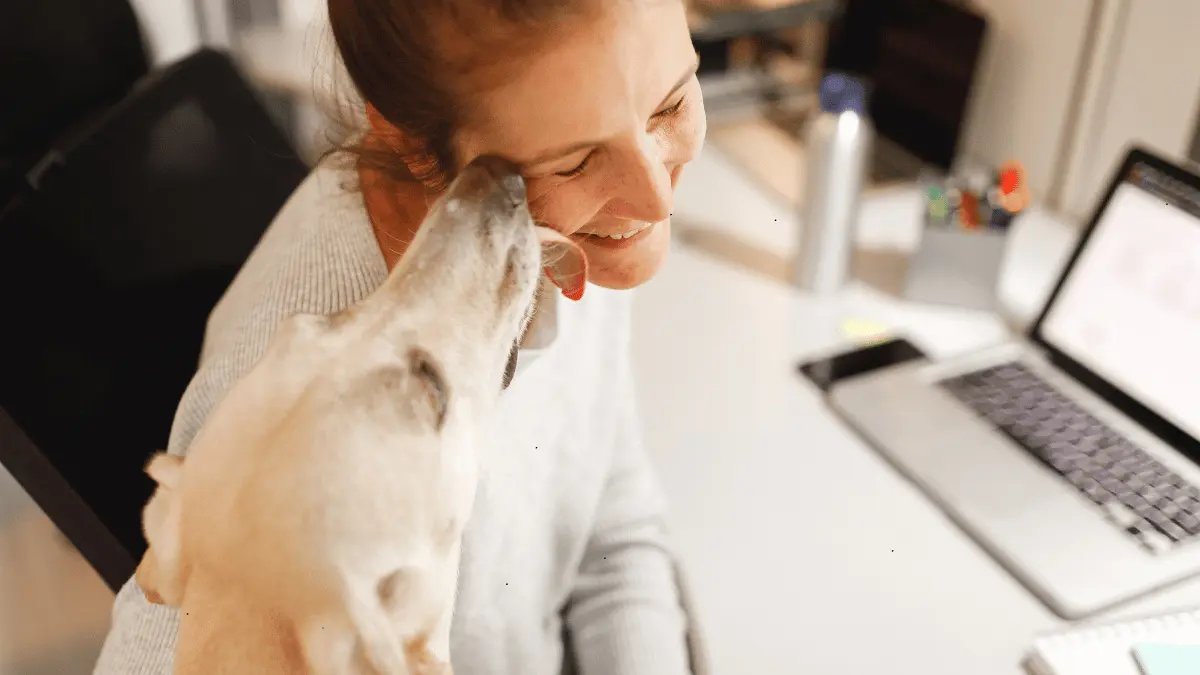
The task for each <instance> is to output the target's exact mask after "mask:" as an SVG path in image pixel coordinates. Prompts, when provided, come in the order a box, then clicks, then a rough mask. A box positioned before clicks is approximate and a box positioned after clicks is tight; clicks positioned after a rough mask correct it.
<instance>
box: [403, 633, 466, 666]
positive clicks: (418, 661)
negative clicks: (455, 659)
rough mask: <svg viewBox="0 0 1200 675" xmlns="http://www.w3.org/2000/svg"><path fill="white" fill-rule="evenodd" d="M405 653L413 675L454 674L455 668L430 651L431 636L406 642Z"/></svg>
mask: <svg viewBox="0 0 1200 675" xmlns="http://www.w3.org/2000/svg"><path fill="white" fill-rule="evenodd" d="M404 655H405V656H406V657H407V658H408V669H409V672H411V673H412V675H453V673H454V669H453V668H451V667H450V664H449V663H447V662H445V661H442V660H441V659H439V658H437V656H435V655H434V654H433V652H431V651H429V638H428V637H427V636H424V635H422V636H421V637H418V638H415V639H413V640H409V641H407V642H405V643H404Z"/></svg>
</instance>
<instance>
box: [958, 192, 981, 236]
mask: <svg viewBox="0 0 1200 675" xmlns="http://www.w3.org/2000/svg"><path fill="white" fill-rule="evenodd" d="M961 200H962V207H961V208H959V211H958V222H959V223H960V224H961V225H962V226H963V229H966V230H975V229H979V224H980V222H979V215H980V214H979V197H976V196H975V195H974V194H973V193H971V192H963V193H962V196H961Z"/></svg>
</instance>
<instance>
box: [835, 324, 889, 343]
mask: <svg viewBox="0 0 1200 675" xmlns="http://www.w3.org/2000/svg"><path fill="white" fill-rule="evenodd" d="M842 334H843V335H845V336H846V337H848V338H850V339H851V340H854V341H855V342H857V343H859V344H874V343H876V342H883V341H884V340H886V339H888V327H887V326H885V325H883V324H881V323H876V322H874V321H867V320H865V319H846V320H845V321H843V322H842Z"/></svg>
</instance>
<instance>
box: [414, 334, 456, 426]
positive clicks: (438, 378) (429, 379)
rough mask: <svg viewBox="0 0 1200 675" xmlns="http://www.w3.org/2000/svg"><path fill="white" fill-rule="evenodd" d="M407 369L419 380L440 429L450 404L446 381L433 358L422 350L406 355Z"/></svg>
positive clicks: (415, 350)
mask: <svg viewBox="0 0 1200 675" xmlns="http://www.w3.org/2000/svg"><path fill="white" fill-rule="evenodd" d="M408 360H409V368H410V369H411V371H412V374H413V375H414V376H416V378H417V379H418V380H420V382H421V384H422V385H423V386H424V388H425V395H426V396H428V397H429V407H430V409H431V410H432V411H433V415H434V418H435V419H436V420H437V428H438V429H441V428H442V425H443V424H444V423H445V422H446V409H447V407H448V405H449V402H450V391H449V389H448V388H447V387H446V379H445V378H444V377H442V370H441V368H439V367H438V365H437V361H435V360H434V359H433V356H432V355H430V354H429V353H428V352H426V351H424V350H422V349H415V348H414V349H412V350H411V351H409V353H408Z"/></svg>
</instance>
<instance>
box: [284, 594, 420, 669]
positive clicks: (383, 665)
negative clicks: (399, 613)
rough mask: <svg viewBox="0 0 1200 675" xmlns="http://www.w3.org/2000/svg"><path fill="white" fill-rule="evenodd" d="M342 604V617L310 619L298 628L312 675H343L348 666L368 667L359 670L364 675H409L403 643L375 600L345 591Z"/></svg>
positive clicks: (373, 595)
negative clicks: (358, 664)
mask: <svg viewBox="0 0 1200 675" xmlns="http://www.w3.org/2000/svg"><path fill="white" fill-rule="evenodd" d="M343 603H344V604H343V607H342V609H343V611H344V612H345V615H344V616H342V617H338V618H337V619H331V618H326V619H319V618H313V619H309V620H307V621H305V622H304V624H303V625H300V626H298V632H299V635H300V642H301V645H302V647H303V650H304V657H305V660H306V661H307V662H308V666H309V668H310V669H311V671H312V673H313V674H314V675H345V673H346V672H347V668H348V667H349V665H350V664H355V663H360V664H362V665H366V666H368V668H365V669H362V672H363V673H364V675H365V674H368V673H369V674H370V675H410V671H409V668H408V658H407V656H406V653H405V650H404V646H403V643H402V642H401V640H400V638H399V636H398V635H396V634H395V633H394V631H393V628H392V623H391V621H390V620H389V617H388V615H387V612H386V611H385V610H384V607H383V605H382V604H381V603H380V601H379V598H378V596H377V595H376V594H375V593H374V592H363V591H361V590H359V589H347V593H346V594H345V597H344V598H343ZM356 647H357V648H358V650H360V651H359V653H357V654H356V653H355V652H356V650H355V648H356ZM360 668H361V666H360Z"/></svg>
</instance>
